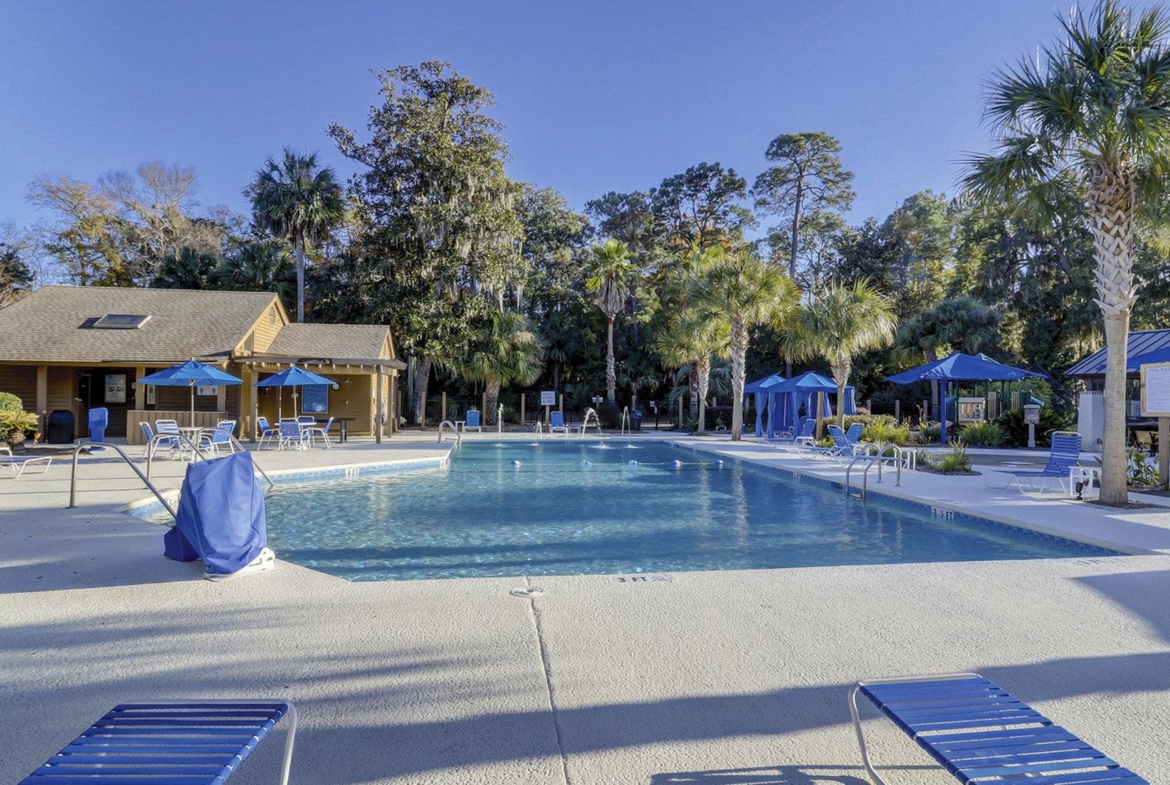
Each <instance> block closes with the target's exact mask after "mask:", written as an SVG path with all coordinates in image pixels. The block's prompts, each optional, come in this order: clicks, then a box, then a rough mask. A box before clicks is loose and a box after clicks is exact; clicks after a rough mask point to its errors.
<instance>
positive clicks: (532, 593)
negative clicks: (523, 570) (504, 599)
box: [508, 586, 544, 600]
mask: <svg viewBox="0 0 1170 785" xmlns="http://www.w3.org/2000/svg"><path fill="white" fill-rule="evenodd" d="M508 593H509V594H511V595H512V596H513V597H520V598H523V599H526V600H531V599H534V598H536V597H543V596H544V589H542V588H540V587H539V586H521V587H520V588H518V589H512V591H510V592H508Z"/></svg>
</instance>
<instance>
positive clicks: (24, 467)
mask: <svg viewBox="0 0 1170 785" xmlns="http://www.w3.org/2000/svg"><path fill="white" fill-rule="evenodd" d="M52 465H53V458H52V456H49V455H40V456H33V455H13V454H12V448H11V447H9V446H8V445H6V444H0V467H4V468H8V469H11V470H12V471H13V473H14V474H15V477H14V478H13V479H18V478H20V476H21V475H23V474H24V473H25V472H28V473H29V474H44V473H45V472H47V471H48V470H49V467H50V466H52ZM30 466H37V467H40V471H36V472H34V471H29V467H30Z"/></svg>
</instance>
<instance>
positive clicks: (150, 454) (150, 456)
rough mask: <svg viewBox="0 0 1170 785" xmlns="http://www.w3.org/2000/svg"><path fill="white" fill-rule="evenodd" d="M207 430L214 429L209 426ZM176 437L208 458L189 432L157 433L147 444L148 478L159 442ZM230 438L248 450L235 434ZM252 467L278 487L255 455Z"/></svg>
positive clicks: (200, 457)
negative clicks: (257, 461)
mask: <svg viewBox="0 0 1170 785" xmlns="http://www.w3.org/2000/svg"><path fill="white" fill-rule="evenodd" d="M207 430H212V429H210V428H209V429H207ZM176 438H177V439H182V440H183V441H185V442H187V444H189V445H191V449H192V450H194V451H195V454H196V455H197V456H198V457H199V459H200V460H204V461H206V460H207V459H208V458H207V456H206V455H204V454H203V451H202V450H200V449H199V445H198V444H197V443H195V442H194V441H192V440H191V437H190V436H188V435H187V434H185V433H182V432H180V433H156V434H155V435H154V436H152V437H150V441H149V442H147V444H146V477H147V479H149V478H150V469H151V466H152V465H153V462H154V454H155V448H156V447H157V446H158V443H159V442H161V441H162V440H163V439H176ZM228 439H230V440H231V443H232V444H233V445H234V446H236V447H238V448H239V449H240V452H248V448H247V447H245V446H244V445H243V444H241V443H240V440H239V439H237V438H236V437H235V435H234V434H231V433H229V434H228ZM252 468H253V469H255V470H256V471H258V472H260V476H261V477H263V478H264V480H265V481H266V482H267V483H268V487H269V488H275V487H276V483H275V482H273V481H272V478H271V477H269V476H268V472H266V471H264V469H263V468H261V467H260V464H258V463H256V459H255V456H253V458H252Z"/></svg>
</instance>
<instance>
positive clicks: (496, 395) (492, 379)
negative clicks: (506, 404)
mask: <svg viewBox="0 0 1170 785" xmlns="http://www.w3.org/2000/svg"><path fill="white" fill-rule="evenodd" d="M484 392H485V393H487V411H486V412H484V413H483V416H484V418H485V422H486V423H487V424H488V425H495V424H496V414H497V413H498V412H499V407H500V377H498V376H489V377H488V379H487V382H486V383H485V384H484Z"/></svg>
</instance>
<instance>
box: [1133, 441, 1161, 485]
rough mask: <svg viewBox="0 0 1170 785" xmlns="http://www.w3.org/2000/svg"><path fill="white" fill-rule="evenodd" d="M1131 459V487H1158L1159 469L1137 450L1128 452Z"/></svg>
mask: <svg viewBox="0 0 1170 785" xmlns="http://www.w3.org/2000/svg"><path fill="white" fill-rule="evenodd" d="M1126 455H1127V456H1128V457H1129V472H1128V481H1129V484H1130V485H1157V484H1158V467H1157V466H1155V465H1154V464H1153V462H1151V461H1147V460H1146V456H1145V453H1143V452H1142V451H1141V450H1139V449H1137V448H1133V449H1130V450H1127V451H1126Z"/></svg>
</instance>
